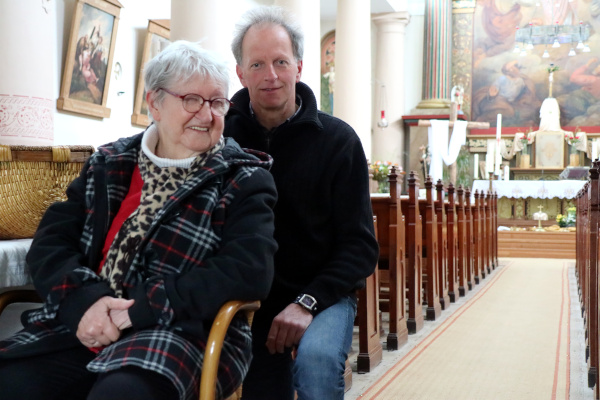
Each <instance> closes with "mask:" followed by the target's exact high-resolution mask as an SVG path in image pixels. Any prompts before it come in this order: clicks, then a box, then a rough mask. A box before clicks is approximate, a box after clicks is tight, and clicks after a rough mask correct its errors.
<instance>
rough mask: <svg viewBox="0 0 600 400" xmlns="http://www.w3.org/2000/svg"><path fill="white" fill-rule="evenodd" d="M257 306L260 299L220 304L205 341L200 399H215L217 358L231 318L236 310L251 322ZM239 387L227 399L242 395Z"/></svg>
mask: <svg viewBox="0 0 600 400" xmlns="http://www.w3.org/2000/svg"><path fill="white" fill-rule="evenodd" d="M259 308H260V301H238V300H232V301H228V302H227V303H225V304H223V305H222V306H221V309H220V310H219V312H218V313H217V316H216V317H215V320H214V321H213V324H212V327H211V328H210V333H209V334H208V341H207V342H206V350H205V353H204V363H203V365H202V375H201V376H200V400H214V399H215V391H216V385H217V370H218V368H219V358H220V357H221V349H222V348H223V341H224V340H225V334H226V333H227V329H228V328H229V324H230V323H231V320H232V319H233V317H234V316H235V315H236V314H237V313H238V312H244V313H246V317H247V318H248V322H249V323H250V324H252V318H253V317H254V312H255V311H257V310H258V309H259ZM241 389H242V387H241V386H240V387H239V388H238V389H237V390H236V392H235V393H234V394H233V395H232V396H230V397H229V398H228V399H227V400H236V399H240V398H241V396H242V392H241Z"/></svg>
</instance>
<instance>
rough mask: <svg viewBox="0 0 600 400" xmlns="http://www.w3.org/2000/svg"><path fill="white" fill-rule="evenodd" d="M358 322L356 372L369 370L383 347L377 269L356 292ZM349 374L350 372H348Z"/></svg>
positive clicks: (377, 360)
mask: <svg viewBox="0 0 600 400" xmlns="http://www.w3.org/2000/svg"><path fill="white" fill-rule="evenodd" d="M373 226H374V228H375V236H376V237H378V234H377V231H378V229H377V217H376V216H373ZM357 299H358V301H357V303H358V307H357V313H356V317H357V318H356V319H357V322H358V356H357V359H356V364H357V367H356V369H357V372H358V373H365V372H369V371H371V369H373V368H374V367H375V366H377V365H378V364H379V363H380V362H381V360H382V354H383V349H382V346H381V340H380V339H379V270H378V268H375V271H374V272H373V273H372V274H371V275H370V276H369V277H368V278H367V279H366V281H365V287H364V288H362V289H360V290H358V293H357ZM350 375H351V374H350Z"/></svg>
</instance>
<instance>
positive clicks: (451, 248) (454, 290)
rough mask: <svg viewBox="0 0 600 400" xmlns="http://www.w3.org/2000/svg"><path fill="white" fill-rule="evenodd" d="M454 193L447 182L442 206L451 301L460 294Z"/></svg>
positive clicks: (452, 187)
mask: <svg viewBox="0 0 600 400" xmlns="http://www.w3.org/2000/svg"><path fill="white" fill-rule="evenodd" d="M454 193H455V189H454V186H453V185H452V184H449V185H448V202H447V203H445V204H444V207H445V212H446V260H447V271H448V297H449V299H450V302H451V303H454V302H456V300H457V299H458V297H459V295H460V294H459V293H460V284H459V272H458V265H459V250H458V246H459V245H458V239H459V237H458V215H457V212H456V200H455V197H454ZM438 201H439V200H438ZM463 296H464V294H463Z"/></svg>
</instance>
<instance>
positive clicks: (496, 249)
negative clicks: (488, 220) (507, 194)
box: [492, 192, 499, 268]
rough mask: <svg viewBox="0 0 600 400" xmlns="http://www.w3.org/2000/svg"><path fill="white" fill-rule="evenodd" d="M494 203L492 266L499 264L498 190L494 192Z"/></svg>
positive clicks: (495, 266)
mask: <svg viewBox="0 0 600 400" xmlns="http://www.w3.org/2000/svg"><path fill="white" fill-rule="evenodd" d="M492 204H493V205H494V212H493V216H494V229H493V231H492V232H493V235H494V238H493V243H494V268H497V267H498V266H499V261H498V192H494V202H493V203H492Z"/></svg>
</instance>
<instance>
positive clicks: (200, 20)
mask: <svg viewBox="0 0 600 400" xmlns="http://www.w3.org/2000/svg"><path fill="white" fill-rule="evenodd" d="M219 3H222V2H219V1H214V0H172V1H171V41H176V40H182V39H183V40H189V41H192V42H201V43H202V47H204V48H205V49H208V50H213V51H217V52H220V53H221V54H223V53H224V49H223V48H220V47H219V46H220V45H221V44H220V43H219V39H218V38H219V34H218V32H219V31H220V28H221V24H219V22H221V18H220V13H219V9H220V7H219Z"/></svg>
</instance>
